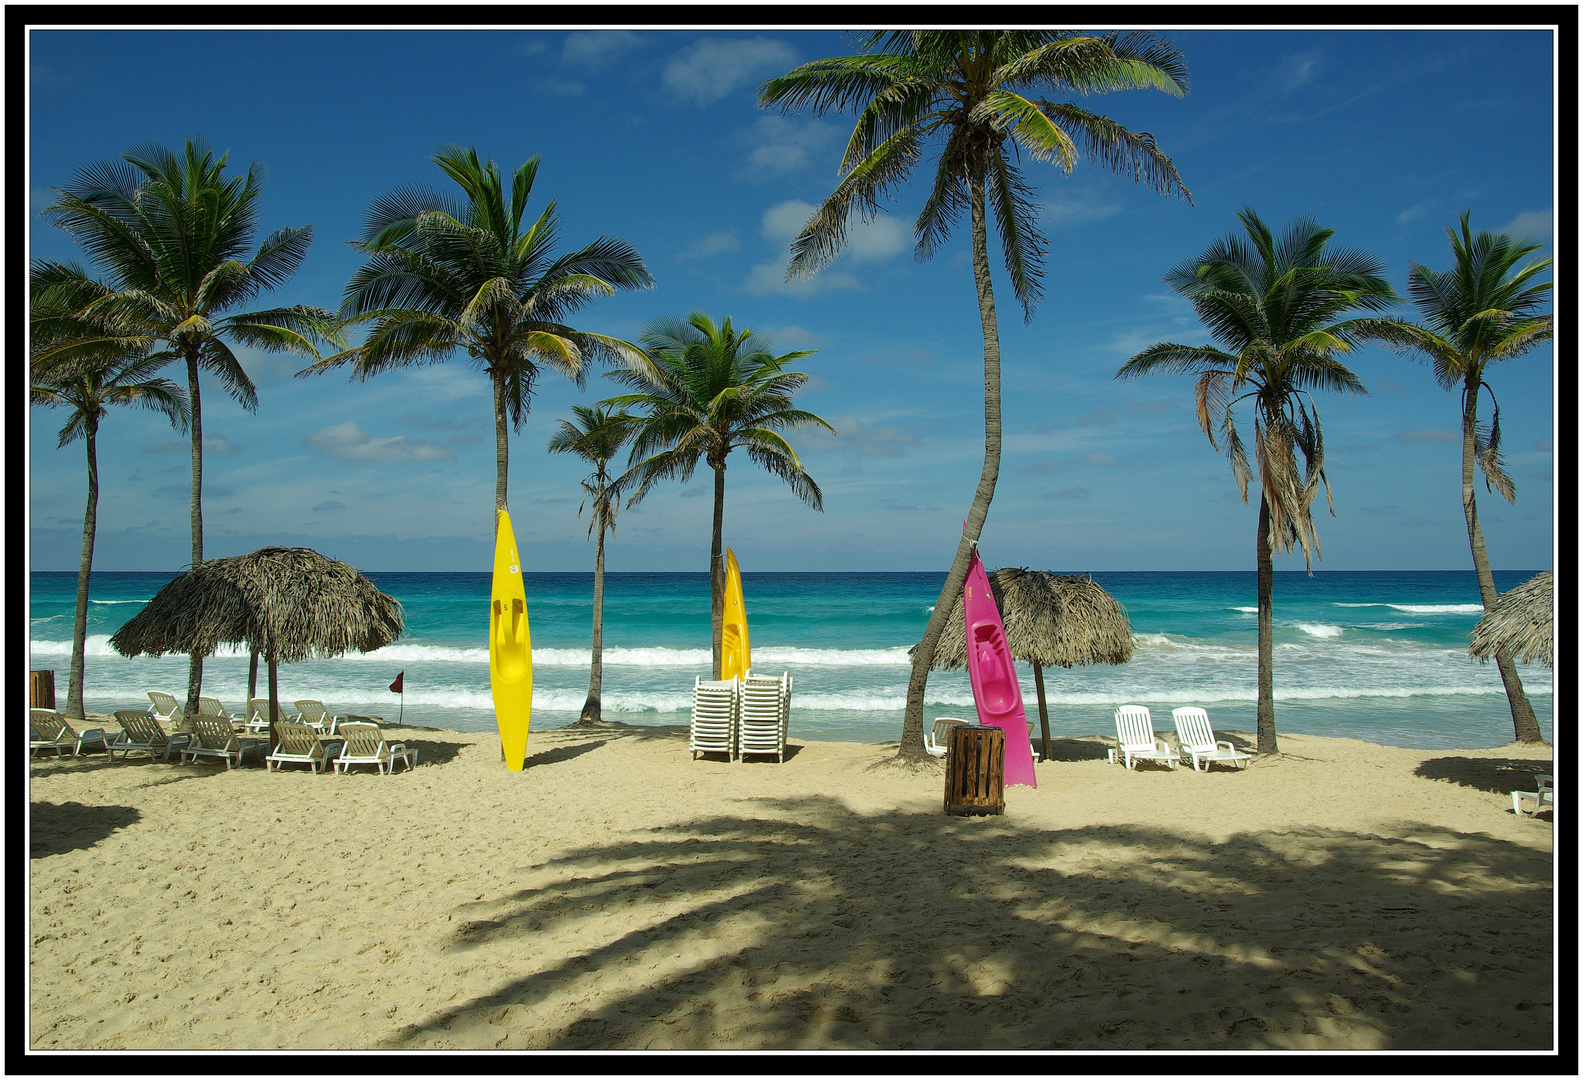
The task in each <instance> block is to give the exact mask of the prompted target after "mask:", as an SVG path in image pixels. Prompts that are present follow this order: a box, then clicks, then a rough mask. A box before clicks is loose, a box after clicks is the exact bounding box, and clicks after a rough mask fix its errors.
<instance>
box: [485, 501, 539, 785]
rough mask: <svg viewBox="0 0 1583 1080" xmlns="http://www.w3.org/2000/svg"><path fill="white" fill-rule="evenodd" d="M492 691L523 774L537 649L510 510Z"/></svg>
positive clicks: (499, 559) (505, 745)
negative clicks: (535, 650)
mask: <svg viewBox="0 0 1583 1080" xmlns="http://www.w3.org/2000/svg"><path fill="white" fill-rule="evenodd" d="M489 689H490V692H491V694H492V695H493V696H494V699H495V724H496V725H497V726H498V727H499V729H500V751H501V753H502V754H503V755H504V756H505V759H506V768H508V769H510V770H511V771H512V772H521V771H522V763H523V760H524V759H525V758H526V757H527V753H528V718H529V716H530V714H531V712H532V708H533V645H532V640H531V638H530V637H529V634H528V597H527V591H526V589H525V588H524V587H523V584H522V560H521V559H519V558H518V557H517V537H516V533H515V532H513V531H512V528H511V515H510V514H508V513H507V512H506V511H504V510H502V511H501V512H500V522H499V524H498V526H497V527H496V530H495V572H494V578H493V580H492V582H491V584H490V589H489Z"/></svg>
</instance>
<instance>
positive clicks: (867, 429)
mask: <svg viewBox="0 0 1583 1080" xmlns="http://www.w3.org/2000/svg"><path fill="white" fill-rule="evenodd" d="M830 426H831V427H833V428H835V429H836V432H837V434H835V435H832V434H830V433H829V432H828V431H826V430H825V429H824V428H807V429H806V431H805V437H807V438H808V439H809V443H810V445H811V448H812V447H814V446H816V447H818V448H819V449H821V450H830V451H834V452H836V453H846V454H853V455H857V456H860V457H897V456H900V455H902V454H905V453H906V452H907V450H908V449H909V448H910V447H914V446H918V445H921V443H922V441H923V440H922V439H920V438H919V437H918V435H917V433H916V432H914V431H910V430H908V429H907V428H901V427H896V426H895V425H892V424H884V425H875V426H870V425H868V424H865V423H863V421H861V420H859V419H858V418H857V417H855V416H843V417H841V418H840V419H839V420H831V421H830Z"/></svg>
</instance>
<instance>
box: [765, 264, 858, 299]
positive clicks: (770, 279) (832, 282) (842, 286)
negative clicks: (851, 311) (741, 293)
mask: <svg viewBox="0 0 1583 1080" xmlns="http://www.w3.org/2000/svg"><path fill="white" fill-rule="evenodd" d="M743 287H744V288H746V289H747V291H748V294H749V295H750V296H791V297H794V298H796V299H799V300H806V299H807V298H809V297H811V296H818V295H819V294H820V293H827V292H841V291H844V290H848V289H862V288H863V283H862V282H861V281H859V280H858V279H857V278H855V277H853V276H852V275H851V274H847V273H843V272H841V271H839V270H822V271H820V272H819V273H817V274H815V275H814V276H813V277H808V278H799V279H797V280H795V281H787V280H786V264H785V263H784V262H779V261H777V262H770V263H761V264H759V265H758V266H755V267H754V268H753V269H752V270H751V271H749V273H748V279H747V281H746V283H745V284H744V286H743Z"/></svg>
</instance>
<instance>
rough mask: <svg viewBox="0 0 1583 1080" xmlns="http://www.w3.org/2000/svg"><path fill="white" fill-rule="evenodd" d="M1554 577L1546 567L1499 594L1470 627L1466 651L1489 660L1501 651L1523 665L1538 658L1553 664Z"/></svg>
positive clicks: (1481, 658) (1547, 664)
mask: <svg viewBox="0 0 1583 1080" xmlns="http://www.w3.org/2000/svg"><path fill="white" fill-rule="evenodd" d="M1553 579H1554V575H1553V574H1552V573H1551V572H1550V571H1549V570H1545V571H1542V572H1540V573H1537V574H1535V575H1534V576H1533V577H1531V578H1529V579H1528V580H1527V581H1525V582H1523V583H1522V584H1521V585H1519V586H1517V587H1516V588H1515V589H1509V590H1507V591H1506V592H1504V593H1502V594H1501V595H1500V597H1499V598H1498V599H1496V601H1495V603H1493V604H1491V605H1490V607H1489V610H1488V611H1486V612H1485V613H1484V617H1483V618H1481V619H1480V620H1479V622H1478V625H1477V626H1475V627H1474V628H1473V633H1472V635H1471V636H1472V638H1473V642H1472V644H1470V645H1469V646H1468V652H1469V653H1470V654H1471V655H1473V656H1474V657H1475V658H1477V659H1479V660H1488V659H1489V658H1490V657H1492V656H1494V655H1495V654H1496V653H1498V652H1503V651H1504V652H1509V653H1510V654H1511V655H1512V656H1515V657H1517V659H1519V660H1521V661H1522V662H1523V663H1525V664H1526V663H1528V662H1530V661H1532V660H1534V659H1535V658H1537V659H1539V660H1541V661H1543V662H1544V665H1545V667H1554V666H1555V665H1554V662H1553V656H1552V654H1551V650H1552V648H1553V639H1554V637H1555V634H1554V614H1553V608H1552V595H1553V589H1554V584H1553Z"/></svg>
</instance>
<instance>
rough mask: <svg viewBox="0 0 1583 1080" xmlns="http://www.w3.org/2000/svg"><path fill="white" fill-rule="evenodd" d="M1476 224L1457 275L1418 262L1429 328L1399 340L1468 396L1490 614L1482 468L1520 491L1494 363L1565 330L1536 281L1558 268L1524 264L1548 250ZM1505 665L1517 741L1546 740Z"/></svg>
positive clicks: (1469, 449) (1479, 552) (1466, 417)
mask: <svg viewBox="0 0 1583 1080" xmlns="http://www.w3.org/2000/svg"><path fill="white" fill-rule="evenodd" d="M1468 217H1469V214H1468V212H1466V211H1464V212H1463V214H1462V221H1461V235H1460V236H1459V235H1458V234H1457V232H1456V231H1455V230H1452V229H1447V230H1446V235H1447V236H1449V237H1450V238H1451V250H1452V252H1453V253H1454V254H1455V256H1456V265H1455V266H1454V267H1452V268H1451V269H1450V270H1447V271H1446V272H1445V273H1443V274H1440V273H1436V272H1435V271H1433V270H1431V269H1429V268H1428V267H1427V266H1422V265H1420V264H1419V263H1413V264H1412V267H1411V269H1410V270H1409V271H1408V275H1407V294H1408V295H1409V296H1410V297H1412V300H1413V303H1414V304H1415V305H1417V307H1418V310H1419V312H1420V314H1421V315H1422V316H1423V320H1424V323H1425V325H1423V326H1415V325H1413V324H1412V323H1406V322H1403V323H1398V324H1395V327H1396V328H1395V329H1394V332H1391V333H1390V341H1391V343H1392V344H1393V345H1395V346H1396V347H1397V348H1398V349H1399V350H1401V351H1403V352H1410V353H1415V354H1417V355H1419V356H1420V357H1425V358H1427V359H1428V360H1429V362H1430V363H1431V364H1433V365H1434V369H1435V378H1436V379H1437V380H1439V382H1440V385H1441V386H1443V387H1445V388H1446V389H1447V390H1454V389H1456V388H1457V387H1458V386H1459V385H1460V386H1461V388H1462V513H1463V516H1464V517H1466V519H1467V524H1468V546H1469V547H1470V548H1471V549H1472V551H1473V569H1474V572H1475V574H1476V575H1477V576H1478V581H1479V596H1480V598H1481V599H1482V600H1483V603H1484V607H1485V608H1486V609H1488V608H1489V606H1490V605H1491V604H1493V603H1494V602H1495V597H1496V593H1495V578H1494V576H1493V575H1492V574H1491V573H1490V556H1489V552H1488V551H1486V550H1485V547H1484V530H1483V529H1482V528H1480V526H1479V512H1478V506H1477V505H1476V502H1475V500H1474V488H1473V470H1474V466H1475V464H1477V466H1478V469H1479V471H1481V472H1482V473H1483V474H1484V483H1485V487H1486V488H1487V489H1489V490H1493V491H1496V492H1498V493H1499V494H1500V495H1501V497H1502V498H1504V499H1505V500H1506V501H1507V502H1516V501H1517V488H1516V486H1515V485H1514V484H1513V483H1512V481H1511V478H1510V477H1509V476H1507V475H1506V470H1505V468H1504V467H1503V462H1502V459H1501V410H1500V405H1499V404H1497V403H1496V402H1495V391H1494V390H1492V389H1491V388H1490V385H1489V383H1487V382H1485V380H1484V371H1485V368H1487V367H1488V366H1489V365H1490V364H1493V363H1496V362H1498V361H1501V360H1513V359H1516V358H1517V357H1519V356H1522V355H1524V354H1526V353H1527V352H1529V351H1530V350H1531V349H1533V348H1534V347H1536V346H1537V345H1539V343H1540V342H1544V341H1549V340H1550V339H1551V337H1552V336H1553V334H1554V332H1555V328H1554V320H1553V317H1552V316H1550V315H1547V314H1542V313H1541V312H1540V309H1541V307H1543V305H1544V304H1545V302H1546V301H1547V300H1548V298H1549V296H1550V282H1548V281H1538V282H1536V281H1534V278H1536V277H1538V276H1539V275H1540V274H1542V273H1544V272H1545V271H1546V270H1547V269H1549V267H1550V260H1549V259H1535V260H1534V261H1532V262H1530V263H1528V264H1527V265H1526V266H1523V267H1522V268H1520V269H1519V268H1518V266H1517V264H1518V263H1519V262H1521V261H1522V260H1523V259H1525V258H1527V257H1528V256H1529V255H1532V254H1533V253H1534V252H1535V251H1538V250H1539V245H1538V244H1536V243H1534V242H1533V241H1531V240H1528V239H1526V238H1525V239H1522V240H1514V239H1512V237H1510V236H1507V235H1505V234H1500V235H1495V234H1492V233H1489V232H1486V231H1484V230H1482V229H1481V230H1479V232H1478V234H1477V235H1476V236H1475V235H1472V234H1471V232H1470V230H1469V227H1468ZM1480 390H1488V391H1489V395H1490V403H1491V405H1492V406H1493V411H1492V413H1491V416H1490V423H1489V425H1488V426H1487V427H1486V426H1484V425H1481V424H1480V423H1479V419H1478V407H1479V391H1480ZM1495 665H1496V667H1498V668H1499V669H1500V673H1501V682H1502V683H1504V684H1505V687H1506V700H1507V703H1508V704H1509V705H1510V707H1511V712H1512V725H1513V727H1514V728H1515V730H1516V737H1517V741H1518V742H1542V741H1543V736H1542V735H1541V734H1540V732H1539V721H1538V720H1537V719H1536V718H1535V717H1534V709H1533V706H1532V705H1531V704H1529V702H1528V695H1527V694H1525V693H1524V692H1523V684H1522V679H1521V678H1520V677H1519V676H1518V674H1517V665H1516V664H1515V663H1514V662H1513V661H1512V657H1511V654H1510V653H1509V652H1505V653H1497V654H1496V656H1495Z"/></svg>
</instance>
